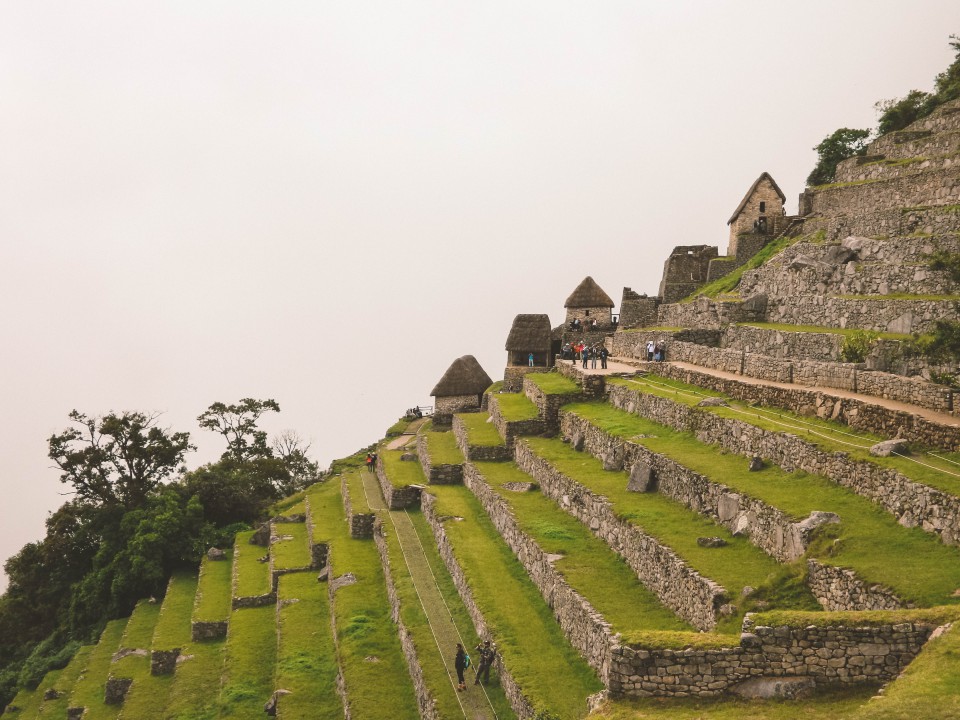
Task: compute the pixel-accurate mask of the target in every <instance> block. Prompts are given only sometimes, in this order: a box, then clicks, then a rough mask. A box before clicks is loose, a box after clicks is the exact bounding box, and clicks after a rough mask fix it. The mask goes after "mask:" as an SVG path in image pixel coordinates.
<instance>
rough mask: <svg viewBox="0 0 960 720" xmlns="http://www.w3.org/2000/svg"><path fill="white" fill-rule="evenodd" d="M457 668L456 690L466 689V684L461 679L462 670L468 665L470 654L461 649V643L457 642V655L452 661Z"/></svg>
mask: <svg viewBox="0 0 960 720" xmlns="http://www.w3.org/2000/svg"><path fill="white" fill-rule="evenodd" d="M453 666H454V667H455V668H456V669H457V690H466V689H467V684H466V683H465V682H464V681H463V671H464V670H466V669H467V668H468V667H470V656H469V655H467V654H466V653H465V652H464V651H463V645H461V644H460V643H457V657H456V658H455V659H454V661H453Z"/></svg>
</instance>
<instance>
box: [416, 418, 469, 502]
mask: <svg viewBox="0 0 960 720" xmlns="http://www.w3.org/2000/svg"><path fill="white" fill-rule="evenodd" d="M454 417H456V415H454ZM417 457H418V458H420V466H421V467H422V468H423V474H424V475H425V476H426V477H427V483H429V484H430V485H459V484H460V483H462V482H463V465H461V464H459V463H457V464H456V465H448V464H434V463H433V461H432V460H431V459H430V449H429V447H428V442H427V435H426V434H424V433H421V434H419V435H417Z"/></svg>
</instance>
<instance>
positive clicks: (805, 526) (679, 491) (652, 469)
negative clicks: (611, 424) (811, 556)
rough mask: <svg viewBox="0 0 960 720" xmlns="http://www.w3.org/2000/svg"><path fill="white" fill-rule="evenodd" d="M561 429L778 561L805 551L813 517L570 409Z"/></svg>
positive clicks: (606, 462) (608, 461)
mask: <svg viewBox="0 0 960 720" xmlns="http://www.w3.org/2000/svg"><path fill="white" fill-rule="evenodd" d="M560 432H561V435H562V436H563V437H564V438H565V439H567V440H569V441H570V442H571V443H573V444H574V446H577V445H579V444H581V443H582V445H583V449H584V450H585V451H586V452H588V453H590V454H591V455H593V456H594V457H596V458H598V459H600V460H603V461H604V466H605V467H609V466H611V465H614V466H616V467H618V468H624V469H626V470H628V471H629V472H630V473H631V475H633V474H635V473H636V474H638V475H639V474H641V473H642V474H643V475H644V476H645V477H647V478H649V479H650V483H649V490H650V491H653V490H654V488H655V490H656V491H657V492H660V493H662V494H663V495H666V496H667V497H669V498H671V499H673V500H676V501H677V502H679V503H681V504H682V505H684V506H686V507H688V508H690V509H691V510H694V511H695V512H698V513H700V514H701V515H706V516H708V517H710V518H712V519H713V520H715V521H716V522H718V523H719V524H721V525H723V526H724V527H726V528H727V529H728V530H730V532H732V533H735V534H743V535H747V536H748V537H749V538H750V541H751V542H752V543H753V544H754V545H756V546H757V547H759V548H760V549H761V550H763V551H764V552H765V553H767V554H768V555H770V556H772V557H774V558H776V559H777V560H779V561H780V562H793V561H794V560H797V559H798V558H800V557H801V556H802V555H803V554H804V553H805V552H806V551H807V546H808V545H809V544H810V540H811V539H812V535H813V524H812V522H811V521H810V519H809V518H807V519H805V520H801V521H798V522H794V521H793V520H791V519H790V517H789V516H787V514H786V513H784V512H782V511H781V510H779V509H777V508H775V507H772V506H770V505H767V504H766V503H764V502H763V501H761V500H757V499H756V498H752V497H750V496H748V495H744V494H743V493H739V492H737V491H735V490H732V489H731V488H729V487H727V486H726V485H723V484H721V483H716V482H713V481H712V480H710V478H708V477H706V476H704V475H701V474H700V473H697V472H694V471H693V470H690V469H689V468H685V467H684V466H683V465H680V464H679V463H677V462H675V461H674V460H672V459H670V458H668V457H666V456H664V455H660V454H658V453H655V452H653V451H651V450H649V449H648V448H646V447H644V446H643V445H638V444H636V443H631V442H626V441H624V440H621V439H620V438H618V437H614V436H613V435H610V434H609V433H607V432H606V431H605V430H603V429H601V428H599V427H597V426H596V425H593V424H592V423H591V422H590V421H589V420H586V419H584V418H582V417H579V416H578V415H575V414H573V413H571V412H563V413H562V414H561V422H560ZM744 470H746V463H744Z"/></svg>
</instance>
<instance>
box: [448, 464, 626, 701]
mask: <svg viewBox="0 0 960 720" xmlns="http://www.w3.org/2000/svg"><path fill="white" fill-rule="evenodd" d="M464 470H465V471H464V476H463V477H464V484H465V485H466V486H467V487H468V488H469V489H470V491H471V492H472V493H473V494H474V495H475V496H476V497H477V499H478V500H479V501H480V504H481V505H483V509H484V511H485V512H486V513H487V515H488V516H489V517H490V520H491V522H493V525H494V527H495V528H496V529H497V532H498V533H500V536H501V537H502V538H503V539H504V541H505V542H506V543H507V545H508V546H509V547H510V549H511V550H512V551H513V552H514V554H515V555H516V556H517V559H518V560H519V561H520V563H521V564H522V565H523V567H524V569H525V570H526V571H527V575H528V576H529V577H530V580H531V581H532V582H533V584H534V585H536V586H537V589H538V590H539V591H540V594H541V595H542V596H543V599H544V600H545V601H546V603H547V605H549V606H550V609H551V610H553V616H554V618H555V619H556V621H557V623H558V624H559V625H560V629H561V630H563V632H564V635H566V637H567V639H568V640H569V641H570V644H571V645H573V647H574V648H575V649H576V650H577V651H578V652H579V653H580V654H581V655H582V656H583V657H584V659H586V661H587V662H588V663H589V664H590V667H592V668H593V669H594V670H596V671H597V674H598V675H599V676H600V680H601V682H603V684H604V685H606V684H607V682H608V675H609V672H610V657H611V650H612V649H613V647H614V646H615V645H616V644H617V643H616V641H615V640H614V638H613V634H612V633H611V631H610V624H609V623H608V622H606V620H605V619H604V618H603V616H602V615H601V614H600V613H599V612H597V610H596V609H594V607H593V606H592V605H591V604H590V603H589V602H588V601H587V600H586V599H585V598H584V597H583V596H582V595H580V593H578V592H577V591H576V590H574V589H573V588H572V587H570V586H569V585H568V584H567V582H566V580H564V579H563V576H562V575H561V574H560V573H558V572H557V571H556V570H554V569H553V563H552V562H551V560H550V557H549V556H548V555H547V553H545V552H544V551H543V550H542V549H541V548H540V546H539V545H538V544H537V543H536V542H535V541H534V540H533V539H532V538H531V537H530V536H529V535H527V534H526V533H525V532H523V530H521V529H520V525H519V524H518V523H517V520H516V518H515V517H514V515H513V510H511V509H510V506H509V505H508V504H507V503H506V502H505V501H504V500H503V498H501V497H500V496H499V495H498V494H497V493H496V492H494V491H493V490H492V489H491V488H490V486H489V485H488V484H487V481H486V479H485V478H484V477H483V475H482V474H481V472H480V471H479V470H478V469H477V468H476V466H475V465H472V464H468V465H467V466H466V468H465V469H464Z"/></svg>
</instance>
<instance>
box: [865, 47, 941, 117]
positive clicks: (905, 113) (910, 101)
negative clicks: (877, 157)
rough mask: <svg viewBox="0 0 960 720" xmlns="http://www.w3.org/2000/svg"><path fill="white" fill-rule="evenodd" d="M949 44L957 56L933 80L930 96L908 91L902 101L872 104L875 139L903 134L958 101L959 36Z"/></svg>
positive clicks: (925, 93) (924, 93)
mask: <svg viewBox="0 0 960 720" xmlns="http://www.w3.org/2000/svg"><path fill="white" fill-rule="evenodd" d="M950 40H951V42H950V43H949V45H950V47H952V48H953V49H954V50H955V51H956V53H957V55H956V57H955V58H954V60H953V62H952V63H951V64H950V65H949V67H947V69H946V70H944V71H943V72H942V73H939V74H938V75H937V77H936V78H934V81H933V92H932V93H928V92H923V91H922V90H911V91H910V92H908V93H907V95H906V97H902V98H893V99H892V100H881V101H880V102H878V103H877V104H876V106H875V107H876V108H877V111H878V112H879V113H880V118H879V122H878V125H877V134H878V135H885V134H886V133H889V132H894V131H896V130H903V128H905V127H907V125H909V124H911V123H913V122H916V121H917V120H920V119H921V118H925V117H926V116H927V115H929V114H930V113H932V112H933V111H934V110H936V109H937V108H938V107H940V106H941V105H943V104H944V103H946V102H950V101H951V100H956V99H957V98H960V36H958V35H951V36H950Z"/></svg>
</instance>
